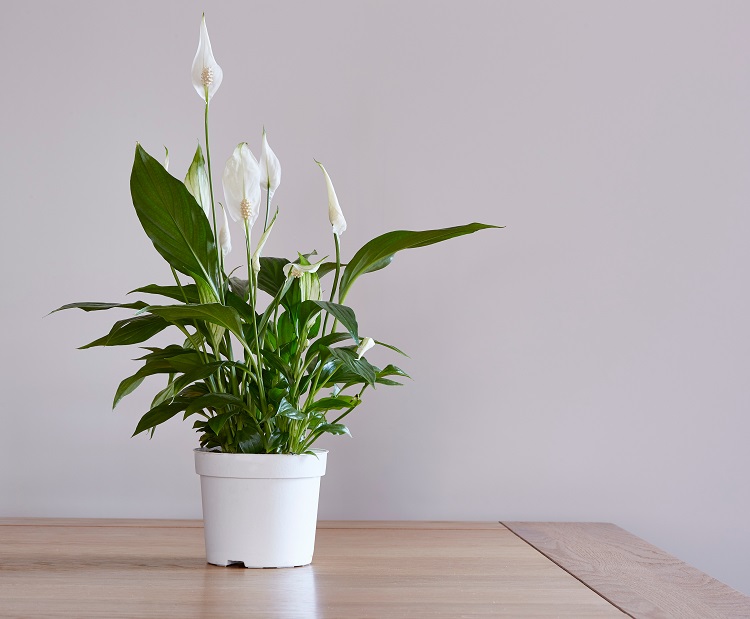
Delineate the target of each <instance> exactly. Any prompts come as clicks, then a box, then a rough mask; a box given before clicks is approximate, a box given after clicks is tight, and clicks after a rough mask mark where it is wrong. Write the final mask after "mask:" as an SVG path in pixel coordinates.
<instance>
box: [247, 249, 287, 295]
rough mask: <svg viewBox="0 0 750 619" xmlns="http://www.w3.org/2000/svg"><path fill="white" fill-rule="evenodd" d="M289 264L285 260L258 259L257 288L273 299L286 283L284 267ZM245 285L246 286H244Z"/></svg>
mask: <svg viewBox="0 0 750 619" xmlns="http://www.w3.org/2000/svg"><path fill="white" fill-rule="evenodd" d="M287 264H289V260H287V259H286V258H273V257H270V256H269V257H268V258H264V257H262V256H261V258H260V272H259V273H258V288H260V289H261V290H262V291H263V292H267V293H268V294H270V295H271V296H272V297H275V296H276V295H277V294H278V292H279V290H281V287H282V286H283V285H284V282H285V281H286V275H284V267H285V266H286V265H287ZM246 285H247V284H246Z"/></svg>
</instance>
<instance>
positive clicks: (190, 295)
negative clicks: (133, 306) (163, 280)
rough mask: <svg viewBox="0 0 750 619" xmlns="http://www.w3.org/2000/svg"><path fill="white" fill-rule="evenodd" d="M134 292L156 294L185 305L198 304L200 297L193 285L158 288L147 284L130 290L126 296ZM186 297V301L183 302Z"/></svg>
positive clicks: (155, 285)
mask: <svg viewBox="0 0 750 619" xmlns="http://www.w3.org/2000/svg"><path fill="white" fill-rule="evenodd" d="M134 292H142V293H144V294H158V295H161V296H163V297H167V298H169V299H174V300H175V301H183V302H185V303H200V297H199V296H198V287H197V286H196V285H195V284H185V285H183V286H182V287H180V286H159V285H157V284H149V285H148V286H143V287H142V288H136V289H135V290H131V291H130V292H129V293H128V294H132V293H134ZM185 297H187V301H186V300H185Z"/></svg>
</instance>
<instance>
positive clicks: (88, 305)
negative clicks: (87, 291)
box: [48, 301, 147, 315]
mask: <svg viewBox="0 0 750 619" xmlns="http://www.w3.org/2000/svg"><path fill="white" fill-rule="evenodd" d="M146 305H147V303H144V302H143V301H133V303H99V302H96V301H83V302H81V303H68V304H67V305H63V306H62V307H58V308H57V309H56V310H52V311H51V312H50V314H54V313H55V312H61V311H62V310H66V309H81V310H83V311H84V312H99V311H101V310H108V309H112V308H114V307H121V308H125V309H137V310H139V309H143V308H144V307H146ZM48 315H49V314H48Z"/></svg>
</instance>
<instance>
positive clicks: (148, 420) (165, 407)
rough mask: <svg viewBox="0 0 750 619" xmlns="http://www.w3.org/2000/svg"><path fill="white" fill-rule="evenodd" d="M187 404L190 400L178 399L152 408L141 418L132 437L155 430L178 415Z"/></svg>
mask: <svg viewBox="0 0 750 619" xmlns="http://www.w3.org/2000/svg"><path fill="white" fill-rule="evenodd" d="M189 403H190V400H187V399H182V398H180V399H178V400H174V401H172V402H163V403H161V404H159V405H157V406H154V407H153V408H152V409H151V410H150V411H148V412H147V413H146V414H145V415H144V416H143V417H141V420H140V421H139V422H138V425H137V426H136V428H135V432H133V436H136V435H138V434H140V433H141V432H145V431H146V430H150V429H151V428H155V427H156V426H158V425H159V424H161V423H164V422H165V421H168V420H169V419H171V418H172V417H174V416H175V415H177V414H178V413H180V412H182V411H184V410H185V408H186V407H187V405H188V404H189Z"/></svg>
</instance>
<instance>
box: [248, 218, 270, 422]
mask: <svg viewBox="0 0 750 619" xmlns="http://www.w3.org/2000/svg"><path fill="white" fill-rule="evenodd" d="M245 249H246V251H247V289H248V293H249V294H250V312H251V313H252V315H253V334H254V336H255V354H256V360H255V373H256V375H257V382H258V395H259V396H260V405H261V406H260V409H261V413H262V414H263V415H264V416H265V413H266V394H265V389H264V388H263V365H262V363H263V362H262V357H261V354H260V340H259V339H258V320H257V318H256V315H255V299H256V298H257V296H258V284H257V282H256V280H255V272H254V271H253V265H252V248H251V243H250V226H249V225H248V224H247V219H246V220H245ZM248 350H249V349H248ZM251 357H252V356H251Z"/></svg>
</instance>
